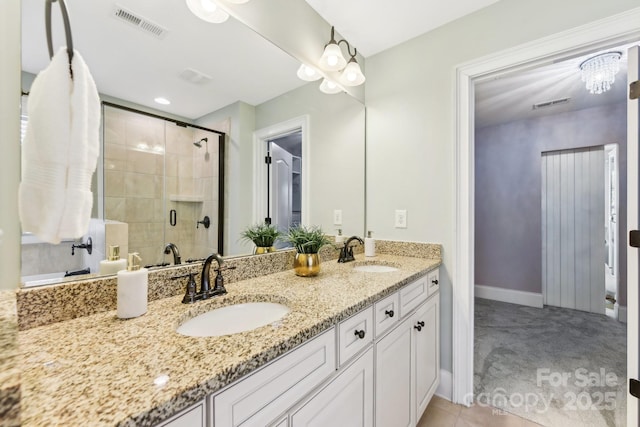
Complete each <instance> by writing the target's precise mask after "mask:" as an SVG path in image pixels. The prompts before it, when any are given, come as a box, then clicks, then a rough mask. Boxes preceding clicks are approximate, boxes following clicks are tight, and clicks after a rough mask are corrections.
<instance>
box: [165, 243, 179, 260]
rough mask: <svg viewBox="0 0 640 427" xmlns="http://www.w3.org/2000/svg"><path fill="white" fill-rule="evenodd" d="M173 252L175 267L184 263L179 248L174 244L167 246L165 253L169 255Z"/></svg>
mask: <svg viewBox="0 0 640 427" xmlns="http://www.w3.org/2000/svg"><path fill="white" fill-rule="evenodd" d="M172 252H173V263H174V264H175V265H178V264H180V263H181V262H182V261H181V258H180V251H179V250H178V247H177V246H176V245H175V244H173V243H169V244H167V246H165V247H164V253H165V254H166V255H168V254H170V253H172Z"/></svg>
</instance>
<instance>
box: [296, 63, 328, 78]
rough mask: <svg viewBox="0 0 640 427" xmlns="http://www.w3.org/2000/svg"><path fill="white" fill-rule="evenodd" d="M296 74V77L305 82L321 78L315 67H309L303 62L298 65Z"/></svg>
mask: <svg viewBox="0 0 640 427" xmlns="http://www.w3.org/2000/svg"><path fill="white" fill-rule="evenodd" d="M297 75H298V78H300V79H302V80H304V81H307V82H313V81H316V80H319V79H321V78H322V76H321V75H320V73H319V72H318V71H317V70H316V69H315V68H313V67H309V66H308V65H305V64H302V65H300V68H298V73H297Z"/></svg>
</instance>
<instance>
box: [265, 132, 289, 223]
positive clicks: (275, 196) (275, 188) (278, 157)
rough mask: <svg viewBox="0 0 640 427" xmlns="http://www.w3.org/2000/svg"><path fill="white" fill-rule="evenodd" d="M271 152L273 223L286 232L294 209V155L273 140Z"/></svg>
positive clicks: (270, 175) (270, 203) (270, 172)
mask: <svg viewBox="0 0 640 427" xmlns="http://www.w3.org/2000/svg"><path fill="white" fill-rule="evenodd" d="M269 154H270V156H271V167H270V168H269V177H270V181H271V188H270V189H269V192H270V194H271V198H270V199H271V200H270V201H269V205H270V206H269V210H270V211H271V223H272V224H273V225H275V226H277V227H278V230H280V232H282V233H286V232H287V230H288V229H289V226H290V225H291V219H292V218H291V216H292V211H293V182H292V174H293V156H292V155H291V153H289V152H288V151H286V150H284V149H283V148H281V147H280V146H279V145H278V144H275V143H273V142H270V143H269Z"/></svg>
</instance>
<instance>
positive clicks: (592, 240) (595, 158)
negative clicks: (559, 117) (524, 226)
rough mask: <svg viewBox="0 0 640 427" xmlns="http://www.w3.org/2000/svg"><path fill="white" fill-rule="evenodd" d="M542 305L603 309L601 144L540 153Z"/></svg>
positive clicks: (585, 309) (584, 309)
mask: <svg viewBox="0 0 640 427" xmlns="http://www.w3.org/2000/svg"><path fill="white" fill-rule="evenodd" d="M541 177H542V192H541V195H542V198H541V201H542V293H543V296H544V304H545V305H552V306H556V307H566V308H572V309H577V310H583V311H590V312H592V313H600V314H604V313H605V287H604V283H605V264H604V260H605V245H604V240H605V233H604V223H605V209H604V208H605V197H604V194H605V192H604V150H603V147H592V148H581V149H575V150H562V151H553V152H547V153H542V174H541Z"/></svg>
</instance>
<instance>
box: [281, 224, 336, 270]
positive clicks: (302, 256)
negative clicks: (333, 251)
mask: <svg viewBox="0 0 640 427" xmlns="http://www.w3.org/2000/svg"><path fill="white" fill-rule="evenodd" d="M284 240H285V241H287V242H289V243H291V244H292V245H293V247H294V248H295V249H296V256H295V259H294V261H293V270H294V271H295V273H296V274H297V275H298V276H304V277H307V276H315V275H317V274H318V273H319V272H320V258H319V257H318V251H319V250H320V248H322V247H323V246H324V245H328V244H330V243H331V241H330V240H329V238H328V237H327V236H325V234H324V232H323V231H322V229H321V228H320V227H317V226H313V227H305V226H303V225H298V226H296V227H292V228H290V229H289V232H288V233H287V234H286V236H285V237H284Z"/></svg>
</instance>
